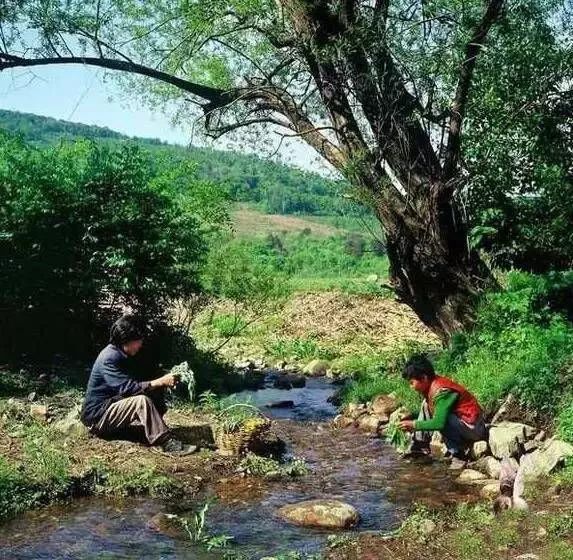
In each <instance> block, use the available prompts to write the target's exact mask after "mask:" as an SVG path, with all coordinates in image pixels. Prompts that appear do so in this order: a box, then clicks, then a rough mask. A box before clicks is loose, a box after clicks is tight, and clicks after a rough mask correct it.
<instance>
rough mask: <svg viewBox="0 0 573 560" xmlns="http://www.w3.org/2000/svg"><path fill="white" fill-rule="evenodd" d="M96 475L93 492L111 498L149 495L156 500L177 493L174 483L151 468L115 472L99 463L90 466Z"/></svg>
mask: <svg viewBox="0 0 573 560" xmlns="http://www.w3.org/2000/svg"><path fill="white" fill-rule="evenodd" d="M92 468H93V470H94V472H95V473H96V479H97V484H96V488H95V491H96V492H97V493H99V494H105V495H113V496H136V495H143V494H149V495H150V496H153V497H157V498H169V497H173V496H174V495H175V494H177V493H178V487H177V485H176V483H175V482H174V481H173V480H172V479H171V478H169V477H167V476H165V475H162V474H161V473H159V472H157V470H156V469H155V468H154V467H152V466H148V467H143V468H139V469H135V470H133V471H116V470H110V469H108V468H106V467H105V466H104V465H102V464H101V463H97V462H96V463H94V464H93V465H92Z"/></svg>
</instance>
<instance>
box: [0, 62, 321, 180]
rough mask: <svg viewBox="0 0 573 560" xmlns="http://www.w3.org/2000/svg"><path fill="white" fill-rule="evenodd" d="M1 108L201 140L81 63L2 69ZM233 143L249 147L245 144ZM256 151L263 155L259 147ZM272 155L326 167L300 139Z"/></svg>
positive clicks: (272, 144)
mask: <svg viewBox="0 0 573 560" xmlns="http://www.w3.org/2000/svg"><path fill="white" fill-rule="evenodd" d="M0 109H8V110H13V111H20V112H23V113H34V114H36V115H43V116H47V117H54V118H57V119H63V120H67V121H72V122H78V123H84V124H90V125H98V126H106V127H108V128H110V129H112V130H116V131H118V132H121V133H123V134H127V135H129V136H142V137H150V138H160V139H161V140H164V141H167V142H170V143H175V144H182V145H187V144H189V143H193V144H200V141H199V140H198V139H197V138H195V139H193V138H192V127H191V126H190V124H188V123H184V124H182V125H181V126H178V127H174V126H172V124H171V122H170V118H169V115H166V114H164V113H163V112H162V111H160V110H159V109H158V110H157V111H153V110H151V109H150V108H149V107H147V106H144V105H143V104H142V103H141V102H139V101H138V99H137V98H135V97H132V96H130V95H129V93H127V92H125V91H124V90H122V89H120V87H119V86H118V85H117V84H116V83H115V82H114V80H110V79H109V78H108V79H105V80H104V73H103V71H102V70H98V69H96V68H89V67H84V66H80V65H77V66H66V67H56V66H51V67H44V68H42V67H39V68H35V69H34V73H31V72H29V71H27V70H22V69H15V70H10V71H4V72H1V73H0ZM0 124H1V123H0ZM212 145H213V147H215V148H220V149H226V148H228V147H229V145H228V141H226V140H221V141H219V142H217V143H215V144H212ZM265 146H266V148H267V149H268V150H267V154H269V155H270V154H272V153H273V152H274V151H275V149H276V147H278V146H279V137H278V136H277V135H271V136H270V137H269V141H268V142H266V143H265ZM234 149H236V150H241V151H249V147H248V146H234ZM251 151H252V150H251ZM257 153H259V155H261V153H260V148H259V150H258V151H257ZM276 158H278V159H281V160H282V161H284V162H286V163H290V164H293V165H296V166H299V167H303V168H305V169H310V170H313V171H317V172H320V173H328V171H327V168H326V166H325V165H324V164H321V163H320V162H318V161H317V156H316V153H315V152H314V151H313V150H312V149H311V148H309V147H308V146H306V144H304V143H303V142H300V141H290V142H283V144H282V146H281V149H280V150H279V152H278V153H277V155H276V157H275V159H276Z"/></svg>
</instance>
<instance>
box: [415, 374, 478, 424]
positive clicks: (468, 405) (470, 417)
mask: <svg viewBox="0 0 573 560" xmlns="http://www.w3.org/2000/svg"><path fill="white" fill-rule="evenodd" d="M441 389H448V390H449V391H455V392H456V393H458V395H459V397H458V399H457V401H456V402H455V404H454V410H453V412H454V414H455V415H456V416H457V417H458V418H460V419H461V420H463V421H464V422H466V423H468V424H475V423H476V422H477V419H478V418H479V416H480V414H481V412H482V411H481V408H480V405H479V404H478V402H477V400H476V398H475V397H474V396H473V395H472V394H471V393H470V392H469V391H468V390H467V389H466V388H465V387H462V386H461V385H459V384H458V383H456V382H455V381H452V380H451V379H448V378H447V377H442V376H440V375H436V377H434V380H433V381H432V384H431V385H430V389H429V390H428V395H427V397H426V400H427V402H428V408H429V409H430V414H432V416H433V415H434V398H435V396H436V395H437V393H438V392H439V391H440V390H441Z"/></svg>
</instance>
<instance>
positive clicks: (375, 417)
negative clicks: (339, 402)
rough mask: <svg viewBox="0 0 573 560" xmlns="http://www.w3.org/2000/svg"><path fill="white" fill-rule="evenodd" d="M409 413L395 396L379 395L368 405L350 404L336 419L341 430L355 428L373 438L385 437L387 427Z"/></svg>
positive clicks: (335, 421)
mask: <svg viewBox="0 0 573 560" xmlns="http://www.w3.org/2000/svg"><path fill="white" fill-rule="evenodd" d="M408 414H409V411H408V410H406V409H405V408H402V407H400V404H399V403H398V400H397V399H396V397H395V395H392V394H390V395H378V396H376V397H375V398H374V399H373V400H372V401H371V402H370V403H368V404H357V403H350V404H348V405H346V406H345V407H344V408H343V409H342V412H341V413H340V414H339V415H338V416H336V418H334V425H335V426H337V427H339V428H348V427H349V426H354V427H356V428H358V429H360V430H362V431H364V432H366V433H368V434H370V435H373V436H380V437H383V436H384V428H385V426H386V425H387V424H388V423H389V422H391V421H394V420H396V419H401V418H405V417H406V416H408Z"/></svg>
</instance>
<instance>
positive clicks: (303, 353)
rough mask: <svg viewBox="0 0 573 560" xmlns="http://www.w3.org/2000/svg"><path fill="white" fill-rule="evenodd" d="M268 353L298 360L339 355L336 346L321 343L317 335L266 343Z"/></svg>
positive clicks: (331, 358)
mask: <svg viewBox="0 0 573 560" xmlns="http://www.w3.org/2000/svg"><path fill="white" fill-rule="evenodd" d="M266 351H267V353H268V354H269V355H270V356H272V357H275V358H281V359H292V358H295V359H296V360H301V361H303V360H312V359H316V358H318V359H322V360H333V359H334V358H336V357H337V356H338V351H337V350H336V348H333V347H327V346H325V345H321V344H320V342H319V341H318V340H317V339H316V338H315V337H312V336H310V337H305V338H292V339H283V338H281V339H278V340H274V341H271V342H270V343H268V344H267V345H266Z"/></svg>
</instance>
